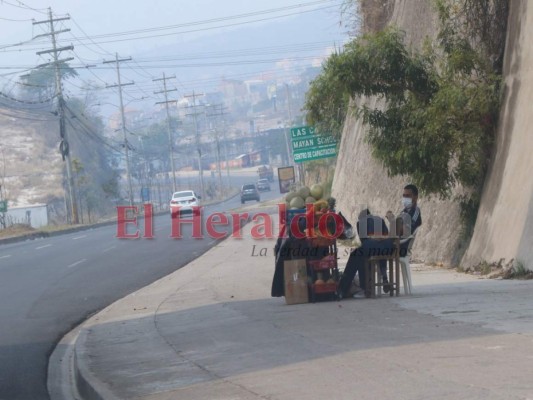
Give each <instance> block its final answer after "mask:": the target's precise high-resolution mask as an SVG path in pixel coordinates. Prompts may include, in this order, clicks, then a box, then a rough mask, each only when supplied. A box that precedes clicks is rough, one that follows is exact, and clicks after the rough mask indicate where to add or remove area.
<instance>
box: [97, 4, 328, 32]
mask: <svg viewBox="0 0 533 400" xmlns="http://www.w3.org/2000/svg"><path fill="white" fill-rule="evenodd" d="M332 1H338V0H318V1H312V2H308V3H300V4H293V5H290V6H284V7H278V8H271V9H267V10H260V11H254V12H248V13H244V14H235V15H230V16H225V17H219V18H211V19H207V20H199V21H192V22H186V23H183V24H175V25H166V26H158V27H151V28H143V29H135V30H130V31H121V32H113V33H104V34H100V35H93V36H92V37H91V39H103V38H110V37H119V36H127V35H134V34H138V33H149V32H157V31H163V30H171V29H177V28H185V27H189V26H197V25H206V24H211V23H215V22H222V21H230V20H234V19H242V18H247V17H254V16H257V15H265V14H273V13H279V12H281V11H287V10H294V9H299V8H303V7H311V6H314V5H318V4H324V3H331V2H332ZM330 7H331V6H328V8H330ZM314 10H317V9H313V10H309V11H314ZM300 12H302V11H300ZM282 17H283V16H282ZM276 18H279V17H276Z"/></svg>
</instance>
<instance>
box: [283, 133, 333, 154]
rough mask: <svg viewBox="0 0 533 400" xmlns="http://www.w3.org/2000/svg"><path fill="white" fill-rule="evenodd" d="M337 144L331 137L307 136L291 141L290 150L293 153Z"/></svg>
mask: <svg viewBox="0 0 533 400" xmlns="http://www.w3.org/2000/svg"><path fill="white" fill-rule="evenodd" d="M331 144H334V145H336V144H337V140H336V139H335V138H334V137H333V136H309V137H307V138H302V139H293V140H292V149H293V150H294V151H297V150H303V149H314V148H316V147H321V146H327V145H331Z"/></svg>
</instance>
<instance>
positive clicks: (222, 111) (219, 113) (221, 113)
mask: <svg viewBox="0 0 533 400" xmlns="http://www.w3.org/2000/svg"><path fill="white" fill-rule="evenodd" d="M212 108H213V109H214V112H213V113H212V114H208V115H207V117H215V118H217V117H222V116H224V115H225V114H227V112H225V107H224V105H223V104H213V105H212ZM217 108H218V110H217ZM225 138H226V132H225V130H224V140H225ZM215 139H216V143H217V173H218V182H219V186H220V189H221V190H222V168H221V167H220V136H219V132H218V127H217V121H215ZM224 144H225V146H224V150H225V158H226V172H227V175H228V189H229V188H230V183H229V162H228V145H227V143H224Z"/></svg>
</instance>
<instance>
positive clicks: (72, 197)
mask: <svg viewBox="0 0 533 400" xmlns="http://www.w3.org/2000/svg"><path fill="white" fill-rule="evenodd" d="M69 19H70V17H62V18H54V16H53V14H52V9H51V8H48V19H47V20H44V21H36V22H33V25H40V24H48V25H50V32H47V33H43V34H41V35H37V36H35V37H34V39H36V38H39V37H44V36H50V38H51V39H52V49H50V50H43V51H38V52H37V55H38V56H40V55H43V54H52V56H53V58H54V61H52V62H50V63H46V64H41V65H38V66H37V68H45V67H49V66H51V65H53V66H54V71H55V84H56V90H55V94H56V96H57V114H58V116H59V135H60V137H61V145H60V148H59V149H60V152H61V157H62V158H63V161H65V162H66V169H67V187H68V198H69V199H68V200H69V201H68V204H69V206H70V210H67V220H68V222H70V223H72V224H78V223H79V219H78V207H77V204H78V202H77V200H76V191H75V189H74V178H73V177H72V162H71V158H70V146H69V142H68V133H67V130H66V129H65V128H66V127H65V109H64V105H65V100H64V98H63V87H62V85H61V71H60V64H65V63H66V62H68V61H71V60H73V59H74V58H72V57H69V58H65V59H62V60H60V59H59V55H60V53H61V52H62V51H68V50H74V46H72V45H70V46H65V47H57V35H59V34H61V33H65V32H69V31H70V29H62V30H60V31H56V30H55V22H58V21H66V20H69ZM69 211H70V212H69Z"/></svg>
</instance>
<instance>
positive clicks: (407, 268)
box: [400, 229, 419, 294]
mask: <svg viewBox="0 0 533 400" xmlns="http://www.w3.org/2000/svg"><path fill="white" fill-rule="evenodd" d="M418 230H419V229H415V231H414V232H413V233H411V235H410V236H409V237H407V238H405V239H402V240H400V244H403V243H405V242H407V241H408V240H409V245H408V247H407V254H406V255H405V257H400V266H401V269H402V279H403V293H404V294H412V288H413V282H412V281H411V264H410V263H409V262H410V259H411V256H410V255H409V254H410V252H411V248H412V247H413V243H414V242H415V238H416V234H417V233H418Z"/></svg>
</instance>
